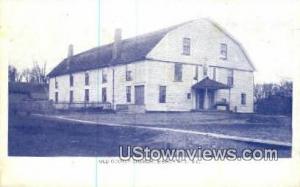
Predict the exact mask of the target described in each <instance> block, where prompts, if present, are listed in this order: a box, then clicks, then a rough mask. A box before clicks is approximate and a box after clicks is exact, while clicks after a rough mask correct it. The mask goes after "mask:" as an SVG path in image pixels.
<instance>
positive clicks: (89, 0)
mask: <svg viewBox="0 0 300 187" xmlns="http://www.w3.org/2000/svg"><path fill="white" fill-rule="evenodd" d="M299 7H300V3H299V1H297V0H282V1H280V0H278V1H276V0H273V1H268V0H265V1H261V0H252V1H245V0H243V1H242V0H172V1H170V0H43V1H41V0H6V1H4V3H3V5H2V10H1V12H2V13H1V20H2V21H1V27H0V36H1V37H2V38H4V40H5V44H6V45H5V46H6V47H5V49H6V53H7V54H6V56H7V61H8V63H9V64H12V65H15V66H16V67H17V68H18V69H19V70H21V69H23V68H27V67H29V68H30V67H32V65H33V61H37V62H38V63H40V64H43V63H45V62H46V63H47V72H50V71H51V70H52V68H54V67H55V66H56V65H58V63H59V62H60V61H61V60H63V59H64V58H65V57H66V56H67V52H68V51H67V50H68V45H69V44H73V45H74V53H75V54H76V53H80V52H83V51H85V50H88V49H90V48H93V47H96V46H98V45H103V44H106V43H110V42H112V41H113V35H114V30H115V29H116V28H121V29H122V37H123V38H128V37H132V36H136V35H139V34H143V33H147V32H151V31H155V30H158V29H162V28H165V27H168V26H171V25H175V24H179V23H182V22H185V21H189V20H194V19H200V18H209V19H211V20H213V21H215V22H216V23H218V24H219V25H220V26H221V27H223V28H224V29H225V30H226V31H228V32H229V33H230V34H231V35H232V36H234V38H235V39H237V40H238V41H239V42H240V43H242V45H243V47H244V48H245V49H246V51H247V53H248V55H249V57H250V59H251V60H252V62H253V63H254V65H255V67H256V69H257V71H256V72H255V82H257V83H260V82H278V81H280V80H281V79H292V78H293V76H294V74H295V69H297V66H296V63H297V62H298V60H299V58H298V56H296V48H297V43H296V36H298V34H299V32H300V23H299V22H300V13H298V12H300V11H299ZM3 36H4V37H3Z"/></svg>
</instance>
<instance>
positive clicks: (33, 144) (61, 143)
mask: <svg viewBox="0 0 300 187" xmlns="http://www.w3.org/2000/svg"><path fill="white" fill-rule="evenodd" d="M8 135H9V136H8V137H9V141H8V142H9V144H8V151H9V155H10V156H118V154H119V146H121V145H122V146H126V145H132V146H137V145H139V146H148V147H150V148H185V149H190V148H197V147H199V146H201V147H202V148H204V149H205V148H215V149H226V148H235V149H237V150H238V152H241V151H242V150H243V149H245V148H250V149H265V148H274V149H277V150H278V151H279V156H280V157H290V155H291V149H290V148H284V147H272V146H269V145H261V144H249V143H243V142H236V141H231V140H221V139H215V138H210V137H206V136H200V135H190V134H183V133H176V132H164V131H153V130H147V129H137V128H134V127H127V128H120V127H109V126H102V125H88V124H79V123H74V122H66V121H62V120H51V119H47V118H42V117H33V116H30V117H20V116H10V117H9V133H8Z"/></svg>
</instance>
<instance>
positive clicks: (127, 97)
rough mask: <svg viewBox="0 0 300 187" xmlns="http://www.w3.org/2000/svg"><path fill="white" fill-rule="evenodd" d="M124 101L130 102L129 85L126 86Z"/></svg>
mask: <svg viewBox="0 0 300 187" xmlns="http://www.w3.org/2000/svg"><path fill="white" fill-rule="evenodd" d="M126 102H127V103H130V102H131V86H126Z"/></svg>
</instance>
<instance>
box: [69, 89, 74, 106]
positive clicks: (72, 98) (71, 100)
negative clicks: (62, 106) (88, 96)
mask: <svg viewBox="0 0 300 187" xmlns="http://www.w3.org/2000/svg"><path fill="white" fill-rule="evenodd" d="M73 100H74V96H73V91H72V90H71V91H70V103H73Z"/></svg>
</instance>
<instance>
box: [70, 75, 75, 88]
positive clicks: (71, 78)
mask: <svg viewBox="0 0 300 187" xmlns="http://www.w3.org/2000/svg"><path fill="white" fill-rule="evenodd" d="M73 85H74V78H73V75H72V74H71V75H70V87H72V86H73Z"/></svg>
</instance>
